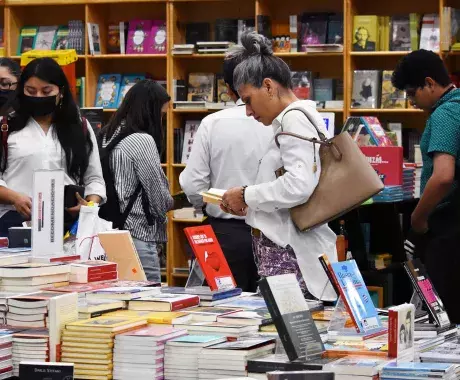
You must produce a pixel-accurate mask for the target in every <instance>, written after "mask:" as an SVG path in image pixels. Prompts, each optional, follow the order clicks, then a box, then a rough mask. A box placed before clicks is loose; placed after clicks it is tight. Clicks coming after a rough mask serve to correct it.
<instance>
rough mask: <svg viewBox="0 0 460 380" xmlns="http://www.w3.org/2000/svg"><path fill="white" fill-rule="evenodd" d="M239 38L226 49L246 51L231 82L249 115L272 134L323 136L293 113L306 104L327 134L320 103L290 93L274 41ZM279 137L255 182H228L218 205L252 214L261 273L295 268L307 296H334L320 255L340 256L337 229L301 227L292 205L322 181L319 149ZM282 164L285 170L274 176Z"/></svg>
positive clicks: (303, 199) (249, 218)
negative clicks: (236, 184) (235, 184)
mask: <svg viewBox="0 0 460 380" xmlns="http://www.w3.org/2000/svg"><path fill="white" fill-rule="evenodd" d="M241 42H242V46H236V47H235V48H234V49H233V50H232V51H231V52H230V54H229V56H231V57H234V56H235V55H239V56H241V57H242V58H243V61H242V62H241V63H240V64H239V65H238V66H237V68H236V69H235V73H234V83H235V88H236V89H237V90H238V93H239V95H240V97H241V99H242V100H243V102H244V103H245V104H246V113H247V115H248V116H252V117H254V118H255V119H256V120H258V121H260V122H262V123H263V124H264V125H266V126H267V128H273V132H274V135H275V134H276V133H279V132H280V131H281V130H283V131H287V132H293V133H296V134H299V135H303V136H308V137H312V138H313V137H316V138H318V134H317V132H316V130H315V128H314V127H313V125H312V124H311V123H310V122H309V120H308V119H307V118H306V116H305V115H304V114H303V113H302V112H301V111H291V112H289V110H290V109H292V108H301V109H302V110H303V111H305V112H307V113H308V114H309V115H310V117H311V118H312V119H313V120H315V121H316V124H317V126H318V128H319V129H320V130H321V131H322V132H323V133H325V134H326V127H325V125H324V121H323V120H322V118H321V116H320V114H319V113H318V112H317V111H316V105H315V102H313V101H309V100H299V99H297V97H296V96H295V95H294V93H293V92H292V85H291V72H290V70H289V67H288V66H287V64H286V63H285V62H284V61H283V60H282V59H280V58H278V57H275V56H274V55H273V52H272V49H271V42H270V41H269V40H267V39H266V38H265V37H263V36H261V35H259V34H256V33H254V32H252V33H247V34H244V35H243V37H242V40H241ZM279 143H280V147H279V148H278V146H277V145H276V143H275V141H274V139H273V140H272V142H271V143H270V145H269V148H268V151H267V152H266V154H265V156H264V157H263V158H262V160H261V161H260V165H259V171H258V175H257V181H256V185H253V186H241V187H236V188H232V189H229V190H228V191H227V192H226V193H225V194H224V196H223V199H222V205H221V207H222V209H223V210H224V211H226V212H230V213H232V214H236V215H247V216H246V223H248V224H249V225H250V226H251V227H252V234H253V247H254V257H255V260H256V263H257V265H258V269H259V274H260V275H261V276H264V277H266V276H272V275H277V274H285V273H294V274H296V276H297V280H298V282H299V285H300V287H301V288H302V291H303V293H304V295H305V297H307V298H318V299H324V300H334V299H335V298H336V296H335V293H334V291H333V289H332V287H331V286H330V284H328V279H327V276H326V274H325V272H324V270H323V269H322V267H321V265H320V262H319V260H318V256H319V255H321V254H324V253H325V254H327V255H328V257H329V260H330V261H337V252H336V248H335V242H336V236H335V234H334V232H332V231H331V230H330V229H329V227H328V226H327V225H323V226H320V227H318V228H316V229H314V230H312V231H308V232H301V231H299V230H298V229H297V228H296V227H295V225H294V223H293V222H292V219H291V217H290V213H289V209H290V208H292V207H294V206H297V205H300V204H302V203H304V202H306V201H307V199H308V198H309V196H310V195H311V194H312V193H313V190H314V189H315V187H316V186H317V184H318V181H319V176H320V173H321V165H320V158H319V153H318V149H317V148H316V149H314V147H313V144H312V143H310V142H307V141H303V140H299V139H297V138H294V137H290V136H282V137H280V138H279ZM281 168H284V171H285V174H283V175H281V176H277V175H276V174H275V173H276V172H277V171H278V170H279V169H281ZM278 173H279V172H278ZM242 185H245V184H242ZM312 296H313V297H312Z"/></svg>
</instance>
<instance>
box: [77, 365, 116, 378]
mask: <svg viewBox="0 0 460 380" xmlns="http://www.w3.org/2000/svg"><path fill="white" fill-rule="evenodd" d="M112 368H113V364H107V365H105V364H88V363H75V369H77V370H79V371H80V372H83V371H88V370H90V371H111V370H112ZM100 375H102V374H100Z"/></svg>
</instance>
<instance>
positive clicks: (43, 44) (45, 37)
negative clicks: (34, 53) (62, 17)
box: [34, 25, 58, 50]
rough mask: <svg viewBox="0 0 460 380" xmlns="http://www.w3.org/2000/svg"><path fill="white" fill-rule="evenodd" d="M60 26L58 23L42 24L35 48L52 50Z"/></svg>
mask: <svg viewBox="0 0 460 380" xmlns="http://www.w3.org/2000/svg"><path fill="white" fill-rule="evenodd" d="M57 29H58V27H57V26H56V25H51V26H40V27H39V28H38V33H37V38H36V40H35V46H34V49H35V50H51V49H52V47H53V43H54V39H55V36H56V32H57Z"/></svg>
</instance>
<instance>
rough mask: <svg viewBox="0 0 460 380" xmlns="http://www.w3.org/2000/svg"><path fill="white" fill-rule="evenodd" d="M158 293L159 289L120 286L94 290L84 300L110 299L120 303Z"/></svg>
mask: <svg viewBox="0 0 460 380" xmlns="http://www.w3.org/2000/svg"><path fill="white" fill-rule="evenodd" d="M159 293H160V288H159V287H142V286H120V287H111V288H103V289H98V290H94V291H92V292H90V293H87V294H86V298H87V299H90V300H94V299H101V298H102V299H111V300H120V301H130V300H134V299H138V298H142V297H148V296H154V295H158V294H159Z"/></svg>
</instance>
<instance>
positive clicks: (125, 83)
mask: <svg viewBox="0 0 460 380" xmlns="http://www.w3.org/2000/svg"><path fill="white" fill-rule="evenodd" d="M143 79H145V74H129V75H123V77H122V79H121V87H120V93H119V94H118V104H117V108H118V107H120V105H121V103H122V102H123V99H124V98H125V96H126V94H127V93H128V91H129V90H130V89H131V88H132V87H133V86H134V85H135V84H136V83H138V82H140V81H141V80H143Z"/></svg>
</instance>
